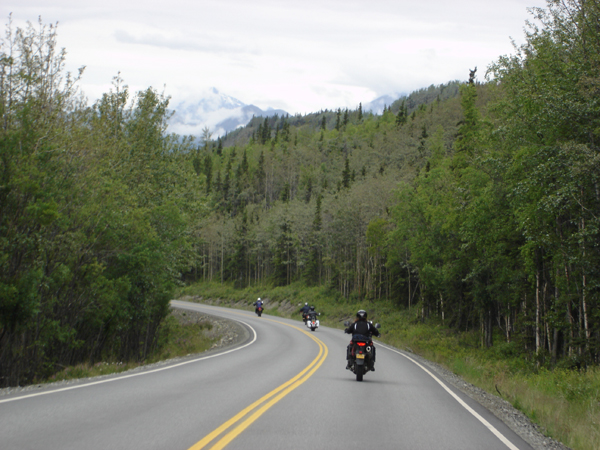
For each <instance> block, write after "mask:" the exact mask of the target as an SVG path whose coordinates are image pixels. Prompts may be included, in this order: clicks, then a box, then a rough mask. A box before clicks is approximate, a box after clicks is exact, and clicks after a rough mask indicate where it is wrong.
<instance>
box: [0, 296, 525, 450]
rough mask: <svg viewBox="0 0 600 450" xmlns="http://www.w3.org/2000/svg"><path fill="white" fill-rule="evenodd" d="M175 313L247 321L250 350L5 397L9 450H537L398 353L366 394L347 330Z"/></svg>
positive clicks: (2, 417) (387, 358)
mask: <svg viewBox="0 0 600 450" xmlns="http://www.w3.org/2000/svg"><path fill="white" fill-rule="evenodd" d="M173 305H174V306H176V307H178V308H188V309H191V310H198V311H203V312H206V313H209V314H214V315H219V316H222V317H226V318H229V319H233V320H236V321H240V322H242V323H243V324H244V327H245V328H246V330H247V339H246V341H245V342H244V343H242V344H241V345H240V346H239V347H237V348H236V349H228V350H225V351H223V352H220V353H218V354H211V355H208V356H203V355H199V356H198V357H195V358H191V359H189V360H186V361H185V362H184V363H183V364H182V363H181V362H179V363H177V364H171V365H165V366H159V367H158V368H157V367H156V366H153V367H152V368H151V369H150V370H147V371H138V372H134V373H127V374H124V375H120V376H112V377H105V378H102V379H100V380H97V379H96V380H88V381H86V380H82V381H80V382H78V383H76V384H75V385H54V386H48V387H45V388H41V389H39V390H33V391H29V392H20V393H15V394H11V395H6V396H2V397H0V448H2V449H44V450H46V449H47V450H52V449H61V450H62V449H65V450H68V449H81V448H85V449H86V450H95V449H103V450H105V449H107V448H109V449H138V448H144V449H174V450H179V449H181V450H187V449H195V450H199V449H201V448H206V449H209V448H215V449H218V448H227V449H245V450H248V449H257V450H258V449H261V450H262V449H284V448H285V449H297V448H307V447H308V448H314V449H342V448H343V449H347V448H360V447H368V446H370V445H374V446H376V447H377V448H380V449H411V450H415V449H473V450H479V449H491V450H495V449H499V450H500V449H502V450H505V449H521V450H526V449H530V448H531V447H530V446H529V445H528V444H526V443H525V442H524V441H523V440H522V439H520V438H519V437H518V436H517V435H516V434H514V433H513V432H512V431H511V430H510V429H509V428H507V427H506V426H505V425H504V424H503V423H502V422H501V421H499V420H498V419H497V418H496V417H495V416H493V415H492V414H491V413H490V412H488V411H487V410H485V409H484V408H482V407H481V406H480V405H479V404H477V403H476V402H474V401H473V400H471V399H470V398H468V397H466V396H464V395H463V394H462V393H460V392H457V391H456V390H454V389H453V388H450V387H448V386H446V385H445V384H444V383H443V382H442V381H441V380H438V379H437V378H436V377H435V374H433V373H429V372H428V371H427V369H426V368H425V367H420V366H419V365H418V363H417V362H416V361H412V360H411V359H409V358H410V357H409V355H404V354H402V353H401V352H397V351H396V350H394V349H388V348H386V347H385V346H383V345H379V346H378V352H377V365H376V369H377V370H376V372H374V373H371V372H369V373H367V374H366V375H365V377H364V381H363V382H360V383H359V382H357V381H356V380H355V377H354V375H353V374H352V373H351V372H349V371H347V370H345V364H346V361H345V355H346V345H347V343H348V340H349V337H348V335H345V334H344V333H343V332H342V331H340V330H336V329H330V328H327V327H320V328H319V329H318V330H317V331H315V332H310V331H309V330H307V329H306V328H305V327H304V326H303V324H302V322H300V321H293V320H288V319H282V318H278V317H272V316H269V315H263V317H261V318H259V317H257V316H256V315H255V314H253V313H252V312H248V311H237V310H232V309H227V308H218V307H213V306H207V305H199V304H195V303H185V302H179V301H174V302H173ZM383 331H385V330H383Z"/></svg>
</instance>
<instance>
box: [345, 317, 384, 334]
mask: <svg viewBox="0 0 600 450" xmlns="http://www.w3.org/2000/svg"><path fill="white" fill-rule="evenodd" d="M344 331H345V332H346V333H348V334H352V336H354V335H355V334H362V335H363V336H367V337H371V335H373V334H374V335H375V336H379V330H378V329H377V328H375V326H374V325H373V324H372V323H371V322H369V321H367V320H357V321H356V322H354V323H353V324H352V325H350V326H349V327H348V328H346V329H345V330H344Z"/></svg>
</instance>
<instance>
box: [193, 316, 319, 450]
mask: <svg viewBox="0 0 600 450" xmlns="http://www.w3.org/2000/svg"><path fill="white" fill-rule="evenodd" d="M264 320H268V321H271V322H275V323H279V324H282V325H285V326H288V327H291V328H295V329H296V330H298V331H300V332H302V333H304V334H306V335H307V336H308V337H309V338H311V339H312V340H314V341H315V342H316V343H317V345H318V346H319V354H318V355H317V357H316V358H315V359H313V361H312V362H311V363H310V364H309V365H308V366H306V367H305V368H304V369H303V370H302V371H301V372H300V373H298V375H296V376H295V377H293V378H291V379H290V380H288V381H286V382H285V383H283V384H282V385H281V386H279V387H277V388H275V389H273V390H272V391H271V392H269V393H268V394H266V395H265V396H263V397H262V398H260V399H259V400H257V401H256V402H254V403H252V404H251V405H250V406H248V407H247V408H245V409H244V410H242V411H240V412H239V413H238V414H236V415H235V416H234V417H232V418H231V419H229V420H228V421H226V422H225V423H223V425H221V426H219V427H218V428H216V429H215V430H214V431H213V432H211V433H209V434H208V435H206V436H205V437H204V438H203V439H202V440H200V441H198V442H197V443H196V444H194V445H193V446H192V447H190V448H189V450H200V449H202V448H204V447H206V445H208V444H209V443H210V442H212V441H213V440H215V439H216V438H217V437H218V436H220V435H222V434H223V433H225V432H226V431H227V430H228V429H230V428H231V427H233V426H234V425H235V424H238V425H237V426H236V427H235V428H233V429H232V430H231V431H229V432H228V433H227V434H226V435H225V436H223V437H222V438H221V439H220V440H219V441H217V442H216V443H215V444H214V445H213V446H212V447H211V450H221V449H223V448H224V447H225V446H226V445H227V444H229V443H230V442H231V441H232V440H234V439H235V438H236V437H237V436H239V435H240V434H241V433H242V432H243V431H244V430H245V429H246V428H248V427H249V426H250V425H251V424H252V423H254V422H255V421H256V420H257V419H258V418H259V417H260V416H262V415H263V414H264V413H265V412H266V411H267V410H268V409H269V408H271V407H272V406H273V405H275V404H276V403H277V402H279V400H281V399H282V398H283V397H285V396H286V395H288V394H289V393H290V392H292V391H293V390H294V389H296V388H297V387H298V386H300V385H301V384H302V383H304V382H305V381H306V380H308V379H309V378H310V377H311V376H312V375H313V374H314V373H315V372H316V371H317V369H318V368H319V367H321V364H323V362H324V361H325V359H326V358H327V354H328V353H329V350H328V349H327V346H326V345H325V344H324V343H323V342H322V341H321V340H320V339H318V338H317V337H315V336H313V335H312V334H310V333H308V332H307V331H304V330H302V329H301V328H298V327H296V326H294V325H290V324H287V323H284V322H280V321H278V320H273V319H267V318H265V319H264ZM269 399H270V400H269ZM244 418H245V419H244Z"/></svg>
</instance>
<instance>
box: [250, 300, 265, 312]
mask: <svg viewBox="0 0 600 450" xmlns="http://www.w3.org/2000/svg"><path fill="white" fill-rule="evenodd" d="M263 303H264V302H263V301H262V300H261V299H260V297H258V300H256V301H255V302H254V303H252V305H254V312H258V308H260V307H261V306H262V305H263Z"/></svg>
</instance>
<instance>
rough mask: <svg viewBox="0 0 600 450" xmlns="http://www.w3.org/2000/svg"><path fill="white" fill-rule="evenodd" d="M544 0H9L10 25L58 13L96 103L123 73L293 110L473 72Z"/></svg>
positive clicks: (181, 89)
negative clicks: (213, 89)
mask: <svg viewBox="0 0 600 450" xmlns="http://www.w3.org/2000/svg"><path fill="white" fill-rule="evenodd" d="M545 5H546V1H545V0H454V1H449V0H413V1H406V0H370V1H366V0H302V1H296V0H293V1H287V0H279V1H276V0H167V1H166V0H162V1H155V0H94V1H88V0H51V1H50V0H2V2H0V13H1V14H2V17H3V18H4V24H6V23H7V22H8V15H9V13H12V18H13V23H14V25H16V26H23V25H24V24H25V22H26V21H31V22H36V21H37V20H38V17H40V16H41V18H42V21H43V22H44V23H52V24H54V23H56V22H58V43H59V46H61V47H64V48H66V50H67V66H68V68H69V70H71V71H74V72H75V71H76V69H77V68H78V67H81V66H86V69H85V72H84V76H83V80H82V83H81V88H82V90H83V91H84V93H85V94H86V95H87V96H88V98H89V100H90V101H94V100H95V99H97V98H98V97H99V96H100V95H101V94H102V93H104V92H108V90H109V89H110V85H111V81H112V78H113V77H114V76H115V75H117V73H118V72H120V73H121V76H122V78H123V79H124V81H125V83H126V84H127V85H129V87H130V88H131V90H133V91H138V90H142V89H146V88H148V87H149V86H152V87H154V88H155V89H157V90H158V91H161V92H162V91H163V90H164V92H165V94H166V95H169V96H171V97H172V101H171V104H172V105H174V104H177V103H179V102H180V101H183V100H193V99H194V98H198V97H199V96H201V95H202V92H203V91H204V90H206V89H208V88H210V87H216V88H217V89H218V90H219V91H220V92H222V93H225V94H227V95H230V96H232V97H235V98H237V99H239V100H241V101H242V102H244V103H246V104H254V105H256V106H258V107H260V108H263V109H266V108H267V107H272V108H281V109H284V110H286V111H287V112H289V113H291V114H295V113H302V114H304V113H309V112H315V111H319V110H321V109H326V108H327V109H335V108H338V107H341V108H345V107H348V108H350V109H354V108H356V107H357V106H358V103H359V102H363V103H366V102H369V101H371V100H374V99H375V98H377V97H379V96H381V95H385V94H394V93H409V92H411V91H413V90H415V89H419V88H421V87H427V86H429V85H431V84H441V83H445V82H447V81H450V80H455V79H459V80H466V79H467V78H468V75H469V69H472V68H474V67H475V66H477V68H478V71H477V74H478V79H480V80H482V79H483V76H484V73H485V69H486V68H487V66H488V65H489V64H490V63H491V62H493V61H495V60H496V59H497V58H498V57H499V56H501V55H505V54H511V53H514V51H513V47H512V44H511V38H512V39H514V40H515V41H516V42H517V43H522V42H523V41H524V38H523V36H524V33H523V28H524V26H525V21H526V20H528V19H531V15H530V14H529V13H528V11H527V8H528V7H532V6H542V7H545Z"/></svg>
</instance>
